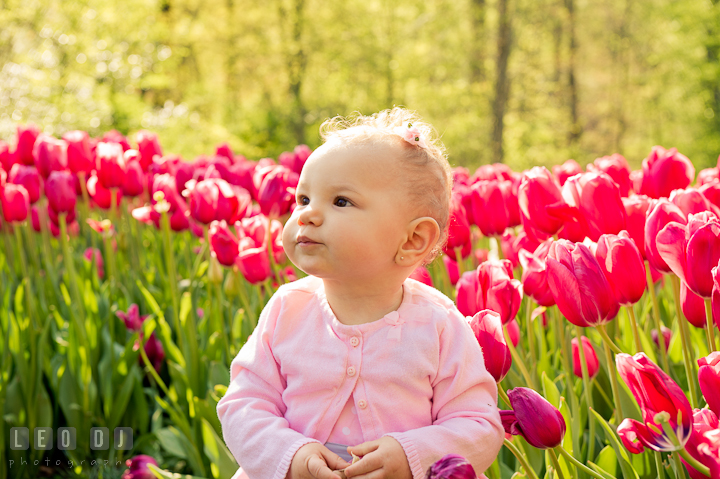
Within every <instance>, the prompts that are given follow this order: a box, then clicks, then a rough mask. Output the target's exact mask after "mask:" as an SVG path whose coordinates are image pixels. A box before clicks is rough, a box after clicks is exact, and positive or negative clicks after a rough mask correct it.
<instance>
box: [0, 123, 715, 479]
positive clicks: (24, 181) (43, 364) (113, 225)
mask: <svg viewBox="0 0 720 479" xmlns="http://www.w3.org/2000/svg"><path fill="white" fill-rule="evenodd" d="M7 140H8V141H7V142H5V141H0V200H1V203H2V219H1V221H0V237H2V239H1V240H0V241H1V242H2V249H1V250H0V251H2V253H0V331H1V334H0V340H1V341H2V347H1V348H0V352H1V353H0V362H1V363H2V364H1V367H0V412H2V415H1V416H0V420H1V421H2V422H1V424H2V429H3V431H2V435H0V479H4V478H38V477H56V478H66V477H83V478H101V477H102V478H121V477H122V478H124V479H140V478H142V479H146V478H150V477H159V478H186V479H191V478H207V479H210V478H215V479H218V478H221V479H229V478H230V477H231V476H232V475H233V474H234V473H235V471H236V470H237V468H238V465H237V463H236V462H235V459H234V458H233V456H232V454H231V453H230V452H229V451H228V449H227V447H226V446H225V443H224V441H223V439H222V431H221V427H220V422H219V420H218V417H217V412H216V405H217V402H218V401H219V399H220V398H221V397H222V396H223V394H224V393H225V391H226V389H227V385H228V383H229V380H230V376H229V366H230V362H231V360H232V359H233V358H234V357H235V355H236V354H237V352H238V351H239V350H240V348H241V347H242V345H243V344H244V343H245V341H246V340H247V338H248V336H249V335H250V334H251V333H252V331H253V329H254V327H255V325H256V324H257V321H258V317H259V314H260V311H261V310H262V308H263V306H264V305H265V304H266V303H267V301H268V300H269V298H270V296H271V295H272V294H273V293H274V291H276V290H277V288H278V287H279V286H280V285H281V284H283V283H286V282H290V281H294V280H296V279H297V278H299V277H301V276H303V275H304V273H302V272H301V271H299V270H297V269H296V268H295V267H294V266H293V265H292V264H291V263H290V262H289V261H288V259H287V258H286V256H285V254H284V251H283V246H282V241H281V238H282V229H283V224H284V222H285V221H286V220H287V218H288V217H289V215H290V212H291V211H292V210H293V208H294V206H295V192H294V188H295V186H296V185H297V182H298V178H299V174H300V172H301V171H302V167H303V164H304V163H305V161H306V160H307V158H308V157H309V155H310V154H311V150H310V149H309V148H308V147H307V146H305V145H299V146H297V147H296V148H295V149H294V150H293V151H290V152H286V153H283V154H281V155H280V156H279V157H278V158H277V159H274V158H263V159H259V160H249V159H247V158H245V157H244V156H242V155H241V154H238V153H234V152H233V151H231V149H230V148H229V147H228V145H226V144H223V145H220V146H218V147H217V149H216V151H215V152H209V153H208V154H207V155H206V156H200V157H198V158H195V159H194V160H192V161H186V160H184V159H182V158H180V157H179V156H177V155H173V154H171V153H169V152H163V150H162V147H161V145H160V143H159V142H158V140H157V137H156V135H155V134H153V133H152V132H149V131H144V130H143V131H140V132H138V133H137V134H135V135H133V137H132V138H126V137H125V136H123V135H122V134H120V133H118V132H117V131H110V132H107V133H105V134H104V135H103V136H102V137H99V138H92V137H90V136H89V135H88V134H87V133H86V132H83V131H72V132H68V133H66V134H65V135H63V136H62V138H55V137H53V136H50V135H47V134H44V133H41V132H40V130H39V128H37V127H36V126H33V125H19V126H18V127H17V137H16V138H12V139H7ZM451 208H452V211H451V221H450V231H449V239H448V243H447V245H446V246H445V248H444V254H443V255H442V256H441V257H440V258H438V259H436V260H435V261H434V262H433V263H431V264H429V265H427V266H426V267H419V268H418V269H417V270H416V271H415V272H414V273H413V275H412V277H413V278H414V279H416V280H418V281H422V282H425V283H426V284H428V285H431V286H433V287H435V288H437V289H438V290H440V291H442V292H443V293H444V294H446V295H447V296H448V297H450V298H452V299H454V300H455V302H456V304H457V307H458V309H459V310H460V312H461V313H463V314H464V315H465V316H466V317H467V320H468V322H469V324H470V327H471V328H472V330H473V332H474V333H475V336H476V337H477V340H478V343H479V346H480V347H482V349H483V352H484V357H485V363H486V367H487V369H488V371H489V372H490V373H491V374H492V375H493V377H494V378H495V379H496V381H497V383H498V406H499V409H500V410H501V413H500V415H501V418H502V421H503V426H504V428H505V431H506V439H505V447H503V449H502V450H501V452H500V455H499V456H498V458H497V460H496V461H495V463H494V464H493V465H492V467H491V468H490V469H488V470H487V471H485V475H486V476H487V477H489V478H491V479H501V478H502V479H509V478H511V477H527V478H532V479H540V478H560V479H569V478H582V479H586V478H598V479H607V478H614V477H617V478H638V479H640V478H655V477H659V478H678V479H681V478H692V479H695V478H705V477H712V478H719V477H720V424H719V423H718V415H720V364H719V363H720V352H717V351H718V348H719V347H720V333H719V332H718V330H717V327H716V321H720V268H719V266H718V262H719V261H720V219H719V218H720V179H719V178H718V168H709V169H705V170H702V171H699V172H697V174H696V171H695V167H694V166H693V164H692V162H691V161H690V160H689V159H688V158H686V157H685V156H684V155H682V154H681V153H680V152H678V151H677V150H675V149H665V148H662V147H660V146H655V147H652V148H651V149H649V152H648V154H647V157H646V158H645V159H644V160H643V161H642V168H641V169H639V170H636V171H631V169H630V167H629V165H628V162H627V161H626V159H625V158H624V157H622V156H621V155H619V154H614V155H612V156H606V157H601V158H597V159H595V160H594V161H593V162H590V163H589V164H588V165H587V167H586V168H585V169H583V168H581V167H580V165H579V164H578V163H577V162H575V161H574V160H568V161H566V162H565V163H562V164H558V165H556V166H554V167H552V168H551V169H547V168H545V167H534V168H532V169H529V170H527V171H512V170H511V169H510V168H509V167H507V166H505V165H503V164H491V165H484V166H481V167H480V168H478V169H477V170H476V171H474V172H470V171H468V170H467V169H465V168H462V167H457V168H455V169H454V187H453V201H452V205H451ZM36 427H49V428H52V430H53V431H55V432H56V433H57V431H58V430H59V428H63V427H71V428H74V429H75V441H76V444H75V445H74V447H72V448H68V449H60V448H58V447H52V448H50V449H48V450H42V449H39V448H37V447H34V444H35V443H34V441H33V436H32V434H33V431H34V428H36ZM116 427H127V428H132V431H133V443H132V447H131V448H130V449H128V450H117V449H115V448H114V447H113V446H112V445H111V446H110V447H109V448H107V449H105V450H96V449H93V448H92V444H91V428H107V429H108V430H109V431H111V432H112V431H114V429H115V428H116ZM11 428H28V429H29V431H30V447H29V448H26V449H18V448H16V447H13V444H14V443H13V441H14V440H15V437H14V436H12V435H11ZM56 439H57V438H56ZM475 472H477V473H480V472H481V471H475ZM475 472H473V470H472V467H470V466H469V465H468V464H467V463H466V462H464V460H463V458H461V457H458V456H453V455H448V456H446V457H444V458H442V459H441V460H439V461H438V462H436V463H435V464H434V465H433V466H432V467H431V468H430V469H429V470H428V475H427V477H428V478H438V479H440V478H446V479H449V478H451V477H452V478H458V477H462V478H468V479H472V478H475V477H476V476H475Z"/></svg>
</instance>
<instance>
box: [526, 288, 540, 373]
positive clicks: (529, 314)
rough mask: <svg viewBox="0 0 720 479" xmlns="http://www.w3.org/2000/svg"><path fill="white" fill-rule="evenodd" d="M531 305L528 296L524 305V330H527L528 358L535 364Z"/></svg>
mask: <svg viewBox="0 0 720 479" xmlns="http://www.w3.org/2000/svg"><path fill="white" fill-rule="evenodd" d="M532 304H533V302H532V298H531V297H530V296H528V297H527V303H526V304H525V329H526V330H527V337H528V349H529V350H530V358H531V359H532V361H533V362H535V361H536V360H537V351H536V348H535V328H534V327H533V322H532Z"/></svg>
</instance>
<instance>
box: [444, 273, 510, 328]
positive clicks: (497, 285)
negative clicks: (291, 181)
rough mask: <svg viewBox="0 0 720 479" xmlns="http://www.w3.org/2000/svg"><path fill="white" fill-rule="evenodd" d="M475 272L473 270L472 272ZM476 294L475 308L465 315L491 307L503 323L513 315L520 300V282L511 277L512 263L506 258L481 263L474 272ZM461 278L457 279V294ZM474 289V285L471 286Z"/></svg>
mask: <svg viewBox="0 0 720 479" xmlns="http://www.w3.org/2000/svg"><path fill="white" fill-rule="evenodd" d="M473 273H475V272H473ZM463 276H465V275H464V274H463ZM475 281H477V289H476V291H477V294H476V299H475V306H476V308H477V309H475V310H474V311H471V312H470V314H466V316H471V315H474V314H475V313H476V312H477V311H480V310H483V309H491V310H493V311H495V312H497V313H499V314H500V318H501V319H502V322H503V324H505V323H508V322H509V321H510V320H511V319H512V318H514V317H515V315H516V314H517V312H518V310H519V309H520V303H521V302H522V284H521V283H520V281H518V280H516V279H513V272H512V265H511V264H510V261H508V260H491V261H486V262H484V263H483V264H481V265H480V266H479V267H478V269H477V273H476V280H475ZM461 282H462V278H461V279H460V280H459V281H458V296H460V289H461V288H463V287H465V285H462V286H461ZM471 289H474V286H473V287H471Z"/></svg>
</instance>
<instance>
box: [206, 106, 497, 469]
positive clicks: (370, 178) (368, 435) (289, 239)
mask: <svg viewBox="0 0 720 479" xmlns="http://www.w3.org/2000/svg"><path fill="white" fill-rule="evenodd" d="M321 133H322V137H323V139H324V140H325V143H324V144H323V145H322V146H320V147H319V148H318V149H317V150H315V151H314V152H313V153H312V155H311V156H310V157H309V158H308V160H307V163H306V164H305V166H304V168H303V170H302V174H301V175H300V181H299V184H298V186H297V192H296V200H297V206H296V208H295V210H294V211H293V213H292V216H291V217H290V219H289V220H288V221H287V224H286V225H285V228H284V231H283V238H282V240H283V247H284V248H285V252H286V253H287V256H288V258H289V259H290V261H292V262H293V264H295V266H297V267H298V268H299V269H300V270H302V271H304V272H305V273H307V274H308V276H307V277H304V278H302V279H300V280H297V281H295V282H293V283H288V284H285V285H282V286H281V287H280V288H279V289H278V291H277V292H276V293H275V294H274V295H273V296H272V298H271V299H270V301H269V302H268V304H267V306H265V309H264V310H263V311H262V314H261V316H260V320H259V322H258V325H257V328H256V329H255V331H254V332H253V334H252V335H251V336H250V338H249V339H248V341H247V343H246V344H245V345H244V346H243V348H242V349H241V350H240V352H239V353H238V355H237V357H235V359H234V360H233V362H232V365H231V381H230V385H229V387H228V390H227V393H226V395H225V396H224V397H223V398H222V399H221V400H220V402H219V403H218V406H217V411H218V416H219V417H220V422H221V424H222V429H223V436H224V438H225V442H226V443H227V445H228V447H229V449H230V451H231V452H232V453H233V455H234V456H235V458H236V459H237V460H238V463H239V464H240V465H241V469H240V470H238V472H237V473H236V474H235V476H234V478H249V479H285V478H289V479H306V478H308V479H310V478H315V479H337V478H338V477H339V476H340V472H334V471H338V470H342V469H344V474H345V476H346V477H348V478H353V477H356V478H359V479H371V478H372V479H381V478H392V479H409V478H413V479H423V478H424V477H425V471H426V470H427V468H428V467H429V466H430V465H431V464H432V463H433V462H435V461H437V460H438V459H440V458H441V457H442V456H444V455H445V454H449V453H454V454H460V455H462V456H464V457H465V458H467V459H468V461H470V463H471V464H472V465H473V467H474V469H475V471H476V472H477V473H478V474H481V473H482V472H483V471H485V470H486V469H487V468H488V467H489V466H490V464H492V462H493V460H494V459H495V457H496V456H497V454H498V451H499V450H500V447H501V446H502V442H503V437H504V432H503V427H502V424H501V421H500V415H499V412H498V409H497V387H496V384H495V381H494V380H493V378H492V376H491V375H490V374H489V373H488V372H487V370H486V369H485V365H484V361H483V354H482V351H481V349H480V347H479V346H478V343H477V340H476V339H475V336H474V335H473V332H472V330H471V328H470V326H469V324H468V322H467V319H466V318H465V317H463V315H462V314H460V313H459V312H458V310H457V308H456V307H455V305H454V304H453V302H452V300H450V299H449V298H448V297H446V296H445V295H443V294H442V293H440V292H439V291H437V290H436V289H434V288H431V287H429V286H426V285H425V284H423V283H420V282H418V281H415V280H413V279H410V278H409V276H410V274H411V273H412V272H413V271H414V270H415V268H417V267H418V266H420V265H423V264H427V263H428V262H430V261H432V260H433V259H434V258H435V257H436V256H437V255H438V254H439V253H440V252H441V251H442V245H443V244H444V242H445V241H446V239H447V227H448V218H449V203H450V195H451V188H452V172H451V169H450V165H449V164H448V162H447V159H446V158H445V154H444V148H443V146H442V144H441V143H440V141H439V140H438V139H436V138H434V137H433V129H432V127H431V126H430V125H428V124H427V123H423V122H422V121H420V120H419V119H418V118H417V116H416V115H415V114H413V113H411V112H409V111H407V110H405V109H402V108H393V109H392V110H386V111H382V112H380V113H377V114H375V115H372V116H369V117H365V116H358V117H356V118H355V119H353V120H348V119H342V118H339V119H338V118H336V119H332V120H328V121H326V122H325V123H324V124H323V125H322V126H321ZM351 454H352V456H359V457H360V458H361V459H360V460H359V461H357V462H354V463H353V464H352V465H351V464H350V461H351V460H352V456H351Z"/></svg>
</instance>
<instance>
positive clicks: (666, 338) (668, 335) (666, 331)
mask: <svg viewBox="0 0 720 479" xmlns="http://www.w3.org/2000/svg"><path fill="white" fill-rule="evenodd" d="M660 329H661V330H662V335H663V344H664V345H665V351H667V350H668V349H670V340H671V339H672V331H671V330H670V328H667V327H665V326H660ZM650 336H651V337H652V340H653V342H654V343H655V345H656V346H657V347H658V348H659V347H660V335H659V334H658V332H657V329H653V330H652V331H650Z"/></svg>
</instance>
